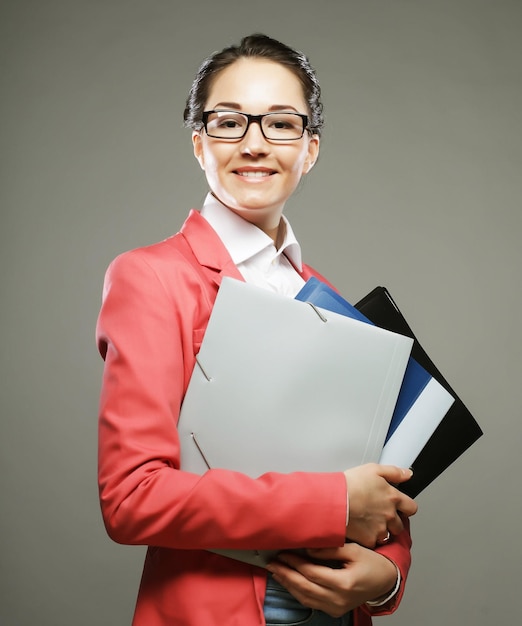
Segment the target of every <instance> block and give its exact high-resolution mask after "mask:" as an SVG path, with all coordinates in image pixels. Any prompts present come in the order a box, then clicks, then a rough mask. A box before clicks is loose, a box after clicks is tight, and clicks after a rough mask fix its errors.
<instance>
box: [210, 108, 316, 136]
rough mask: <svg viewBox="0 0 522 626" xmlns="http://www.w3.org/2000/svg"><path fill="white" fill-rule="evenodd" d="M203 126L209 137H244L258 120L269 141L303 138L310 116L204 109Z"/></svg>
mask: <svg viewBox="0 0 522 626" xmlns="http://www.w3.org/2000/svg"><path fill="white" fill-rule="evenodd" d="M202 120H203V126H204V127H205V132H206V133H207V135H208V136H209V137H215V138H216V139H242V138H243V137H244V136H245V135H246V133H247V131H248V128H249V127H250V124H252V122H257V123H258V124H259V127H260V128H261V132H262V133H263V137H264V138H265V139H267V140H268V141H295V140H296V139H301V137H302V136H303V135H304V131H305V130H306V128H307V127H308V116H307V115H303V114H302V113H264V114H263V115H250V114H249V113H241V112H239V111H204V112H203V116H202Z"/></svg>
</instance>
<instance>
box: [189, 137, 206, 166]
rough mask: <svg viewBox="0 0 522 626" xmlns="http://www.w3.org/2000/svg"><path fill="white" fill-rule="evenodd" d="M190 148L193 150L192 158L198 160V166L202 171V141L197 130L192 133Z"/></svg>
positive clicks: (203, 164) (203, 163) (203, 162)
mask: <svg viewBox="0 0 522 626" xmlns="http://www.w3.org/2000/svg"><path fill="white" fill-rule="evenodd" d="M192 147H193V148H194V156H195V157H196V159H197V160H198V163H199V166H200V167H201V169H202V170H204V169H205V161H204V159H203V141H202V139H201V133H200V132H198V131H197V130H194V131H192Z"/></svg>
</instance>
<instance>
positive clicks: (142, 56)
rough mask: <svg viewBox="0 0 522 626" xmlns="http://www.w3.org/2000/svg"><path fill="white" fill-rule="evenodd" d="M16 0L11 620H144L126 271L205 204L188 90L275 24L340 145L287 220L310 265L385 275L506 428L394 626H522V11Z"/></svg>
mask: <svg viewBox="0 0 522 626" xmlns="http://www.w3.org/2000/svg"><path fill="white" fill-rule="evenodd" d="M182 5H183V6H182ZM0 11H1V12H0V29H1V32H0V50H1V61H0V62H1V98H0V124H1V126H0V129H1V130H0V133H1V134H0V146H1V148H0V156H1V181H0V201H1V242H0V243H1V246H0V260H1V263H0V268H1V269H0V273H1V290H2V299H1V328H2V348H1V355H0V359H1V378H0V380H1V388H2V391H1V422H0V424H1V433H0V441H1V471H0V487H1V501H2V505H1V507H2V512H1V520H0V523H1V527H0V538H1V557H0V570H1V576H2V580H1V584H0V596H1V597H0V623H1V624H2V625H5V626H33V625H36V624H38V626H70V625H71V624H74V625H75V626H87V625H90V624H97V625H99V626H109V625H110V626H124V625H127V624H129V622H130V617H131V614H132V609H133V604H134V598H135V594H136V588H137V584H138V580H139V576H140V570H141V562H142V557H143V549H142V548H139V547H134V548H132V547H125V546H118V545H116V544H113V543H111V541H110V540H109V539H108V538H107V537H106V535H105V533H104V529H103V526H102V523H101V519H100V515H99V510H98V503H97V488H96V414H97V402H98V392H99V383H100V376H101V359H100V358H99V357H98V355H97V353H96V349H95V345H94V326H95V321H96V316H97V312H98V308H99V304H100V292H101V284H102V279H103V273H104V270H105V268H106V266H107V264H108V263H109V261H110V260H111V259H112V258H113V257H114V256H115V255H116V254H118V253H119V252H121V251H123V250H126V249H128V248H131V247H135V246H139V245H143V244H147V243H151V242H153V241H156V240H159V239H162V238H164V237H165V236H167V235H169V234H170V233H172V232H175V231H176V230H177V229H178V227H179V226H180V224H181V223H182V220H183V219H184V216H185V214H186V213H187V211H188V209H189V208H190V207H192V206H196V207H197V206H199V205H200V203H201V200H202V198H203V197H204V193H205V182H204V179H203V177H202V173H201V171H200V169H199V167H198V165H197V163H196V161H195V160H194V159H193V157H192V152H191V144H190V133H189V132H188V131H187V130H184V129H183V128H182V123H181V114H182V110H183V106H184V100H185V96H186V93H187V91H188V89H189V86H190V83H191V80H192V77H193V75H194V73H195V71H196V68H197V66H198V65H199V62H200V60H201V59H202V58H203V57H204V56H206V55H207V54H208V53H211V52H212V51H214V50H216V49H219V48H221V47H223V46H224V45H226V44H228V43H231V42H236V41H237V40H238V39H239V38H240V36H241V35H243V34H248V33H250V32H252V31H257V30H260V31H264V32H266V33H268V34H270V35H272V36H274V37H277V38H280V39H282V40H284V41H285V42H287V43H289V44H291V45H293V46H295V47H297V48H301V49H303V50H304V51H305V52H306V53H307V54H308V55H309V56H310V58H311V60H312V63H313V64H314V65H315V67H316V69H317V71H318V74H319V77H320V79H321V83H322V86H323V90H324V101H325V105H326V119H327V129H326V132H325V134H324V140H323V144H322V154H321V157H320V159H319V162H318V164H317V166H316V168H315V170H314V172H313V173H312V174H311V175H310V176H309V177H308V179H307V180H306V181H305V183H304V184H303V186H302V188H301V189H300V191H299V192H298V193H297V195H296V196H295V197H294V198H293V200H292V202H291V204H290V205H289V207H288V212H287V213H288V215H289V217H290V219H291V221H292V223H293V225H294V228H295V230H296V232H297V234H298V236H299V238H300V240H301V242H302V245H303V247H304V250H305V256H306V259H307V260H308V261H309V262H310V263H312V264H313V265H315V266H316V267H317V268H318V269H319V270H321V271H322V272H323V273H325V274H326V275H327V276H328V277H329V278H330V279H331V280H332V281H333V282H334V283H336V285H337V286H338V287H339V288H340V290H341V291H342V292H343V294H344V295H345V296H346V297H347V298H348V299H350V300H352V301H356V300H357V299H359V298H360V297H362V296H363V295H364V294H365V293H367V292H368V291H369V290H370V289H371V288H372V287H373V286H375V285H376V284H384V285H386V286H387V287H388V288H389V289H390V290H391V292H392V293H393V294H394V297H395V298H396V299H397V301H398V302H399V303H400V305H401V308H402V309H403V311H404V312H405V314H406V316H407V317H408V319H409V321H410V323H411V325H412V327H413V328H414V330H415V331H416V333H417V335H418V336H419V337H420V338H421V340H422V343H423V344H424V347H425V348H426V349H427V350H428V352H430V354H431V355H432V357H433V359H434V360H435V362H436V363H437V365H438V366H439V367H440V368H441V369H442V370H443V371H444V373H445V374H446V376H447V378H448V379H449V380H450V381H451V383H452V384H453V386H454V387H455V388H456V390H457V391H458V392H459V394H460V395H461V396H462V398H463V400H464V401H465V402H466V404H467V405H468V407H469V408H470V410H471V411H472V412H473V413H474V415H475V416H476V418H477V420H478V421H479V422H480V423H481V425H482V427H483V428H484V430H485V431H486V435H485V437H483V438H482V439H481V440H480V442H479V443H477V444H476V445H475V446H474V447H473V448H472V449H471V450H470V451H469V452H468V453H467V454H466V455H464V456H463V457H462V458H461V459H459V460H458V461H457V463H455V464H454V465H453V466H452V468H451V469H450V470H448V471H447V472H446V473H445V474H444V475H443V476H442V477H441V478H439V479H438V480H437V481H436V482H435V483H434V484H433V485H432V486H431V487H430V488H429V490H428V491H426V492H425V493H424V494H422V495H421V496H420V497H419V505H420V511H419V513H418V515H417V517H416V518H415V520H414V527H413V537H414V541H415V547H414V551H413V556H414V566H413V569H412V572H411V578H410V582H409V587H408V591H407V593H406V596H405V598H404V602H403V605H402V607H401V609H400V611H399V612H398V613H397V614H396V615H395V616H393V617H391V618H385V619H387V621H386V622H385V623H387V624H389V625H390V626H392V625H393V624H401V625H411V626H413V625H418V624H423V626H431V625H433V626H435V625H438V624H441V623H442V624H452V625H453V624H454V625H459V624H463V623H472V624H475V625H476V626H482V625H484V626H485V625H489V624H490V623H491V622H492V621H495V622H496V623H499V624H509V623H513V622H514V621H516V618H515V616H516V615H517V613H518V610H519V605H520V601H519V596H520V585H521V577H520V563H521V559H522V545H521V544H522V534H521V529H520V520H521V519H522V509H521V503H520V499H521V498H520V487H519V477H520V471H521V469H522V468H521V461H520V455H519V450H520V443H521V434H522V427H521V423H520V388H521V385H520V382H521V381H520V362H521V356H522V355H521V338H520V310H521V307H522V299H521V295H520V277H519V276H520V269H521V261H522V252H521V246H520V237H521V234H522V232H521V231H522V217H521V210H520V199H521V197H522V176H521V171H520V170H521V157H522V147H521V146H522V129H521V126H522V125H521V111H522V86H521V65H522V63H521V61H522V37H521V32H522V30H521V27H522V3H521V2H520V0H489V1H486V0H432V1H428V0H346V1H344V2H342V1H341V0H335V1H333V0H321V1H320V2H319V1H317V0H316V1H311V0H278V1H277V2H275V1H273V0H265V1H264V2H255V3H254V2H248V1H247V0H242V1H241V2H236V1H234V0H222V1H220V2H218V1H210V0H209V1H208V2H201V1H198V0H191V1H190V2H186V3H180V2H177V1H174V0H171V1H167V0H164V1H161V0H148V1H145V0H143V1H139V0H127V1H124V0H104V1H101V0H99V1H95V0H92V1H87V0H85V1H84V2H79V1H78V0H2V2H1V3H0ZM378 623H381V620H378Z"/></svg>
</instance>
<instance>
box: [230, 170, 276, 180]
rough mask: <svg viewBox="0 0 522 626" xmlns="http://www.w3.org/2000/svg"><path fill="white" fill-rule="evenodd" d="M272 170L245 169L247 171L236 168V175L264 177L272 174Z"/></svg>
mask: <svg viewBox="0 0 522 626" xmlns="http://www.w3.org/2000/svg"><path fill="white" fill-rule="evenodd" d="M273 173H274V172H269V171H266V170H263V171H260V170H247V171H238V170H236V174H237V175H238V176H243V177H245V178H266V177H268V176H272V174H273Z"/></svg>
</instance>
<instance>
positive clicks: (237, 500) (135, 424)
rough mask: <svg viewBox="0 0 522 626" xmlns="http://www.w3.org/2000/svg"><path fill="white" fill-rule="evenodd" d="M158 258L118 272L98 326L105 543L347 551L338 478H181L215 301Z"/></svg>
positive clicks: (139, 255)
mask: <svg viewBox="0 0 522 626" xmlns="http://www.w3.org/2000/svg"><path fill="white" fill-rule="evenodd" d="M153 248H154V250H156V248H155V247H154V246H153ZM154 250H153V251H151V250H150V249H141V250H137V251H134V252H130V253H126V254H124V255H122V256H120V257H118V259H116V261H115V262H113V264H112V265H111V267H110V268H109V270H108V272H107V276H106V281H105V288H104V297H103V305H102V309H101V312H100V316H99V321H98V327H97V337H98V345H99V349H100V353H101V354H102V356H103V358H104V359H105V367H104V374H103V383H102V393H101V400H100V419H99V488H100V501H101V507H102V513H103V517H104V521H105V524H106V528H107V531H108V533H109V535H110V536H111V537H112V538H113V539H114V540H115V541H118V542H120V543H129V544H148V545H158V546H163V547H169V548H188V549H205V548H231V549H233V548H236V549H251V548H257V549H277V548H279V547H281V546H287V547H290V548H291V547H299V546H303V545H307V546H311V547H323V546H327V545H342V544H343V542H344V535H345V522H346V499H347V498H346V482H345V478H344V475H343V474H342V473H341V472H339V473H328V474H315V473H294V474H288V475H282V474H271V473H269V474H266V475H264V476H262V477H260V478H258V479H252V478H249V477H247V476H245V475H243V474H239V473H236V472H230V471H226V470H211V471H208V472H206V473H205V474H204V475H202V476H198V475H195V474H190V473H187V472H184V471H181V470H180V446H179V439H178V435H177V430H176V426H177V420H178V417H179V411H180V407H181V402H182V399H183V396H184V393H185V390H186V387H187V385H188V381H189V379H190V375H191V372H192V369H193V367H194V362H195V361H194V350H195V348H194V346H195V345H197V343H198V341H199V342H200V341H201V339H202V337H203V333H204V330H205V327H206V323H207V320H208V315H209V313H210V309H211V306H212V304H213V300H212V298H211V297H210V296H209V294H210V293H211V290H210V289H209V287H208V285H204V284H203V283H202V279H201V276H200V275H198V273H197V272H194V270H193V269H192V268H191V267H190V266H189V265H188V264H187V263H183V259H182V258H181V257H180V258H179V260H178V259H176V258H174V259H173V258H172V251H171V252H170V256H169V257H168V259H167V260H165V256H166V255H165V254H159V253H157V252H155V251H154ZM267 529H270V532H267Z"/></svg>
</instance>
